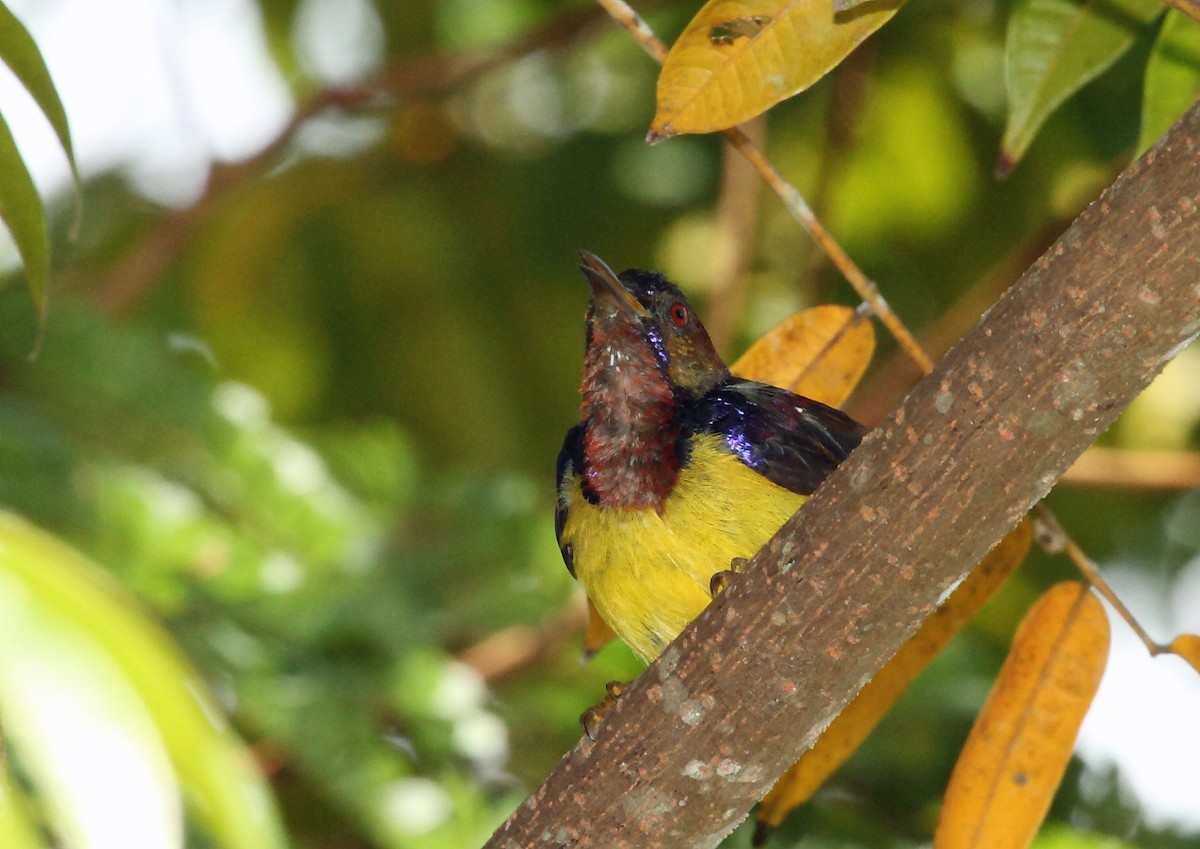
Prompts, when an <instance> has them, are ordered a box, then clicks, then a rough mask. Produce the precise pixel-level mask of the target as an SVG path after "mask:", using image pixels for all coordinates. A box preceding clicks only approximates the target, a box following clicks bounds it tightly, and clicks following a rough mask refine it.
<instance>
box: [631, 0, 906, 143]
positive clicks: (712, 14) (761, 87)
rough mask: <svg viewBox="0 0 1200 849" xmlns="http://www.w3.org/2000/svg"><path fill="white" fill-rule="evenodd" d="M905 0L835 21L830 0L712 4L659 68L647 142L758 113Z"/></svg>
mask: <svg viewBox="0 0 1200 849" xmlns="http://www.w3.org/2000/svg"><path fill="white" fill-rule="evenodd" d="M902 1H903V0H894V2H893V0H888V1H887V2H882V3H877V4H875V3H873V4H871V6H870V8H863V9H856V10H855V11H854V12H852V13H849V14H847V15H844V16H843V15H838V16H835V15H834V10H833V0H709V2H708V3H706V4H705V5H704V7H703V8H701V9H700V11H699V12H698V13H697V14H696V16H695V17H694V18H693V19H692V21H691V23H689V24H688V25H687V28H686V29H685V30H684V31H683V33H682V34H681V35H680V36H679V39H678V40H677V41H676V42H675V44H674V46H673V47H672V48H671V52H670V53H669V54H668V55H667V59H666V62H664V63H663V67H662V72H661V73H660V74H659V77H658V111H657V113H656V114H655V116H654V122H653V123H652V124H651V127H650V139H651V140H658V139H664V138H667V137H669V136H673V135H677V134H679V133H710V132H714V131H716V130H724V129H726V128H727V127H732V126H734V125H736V124H740V123H742V122H743V121H748V120H750V119H751V118H753V117H755V116H756V115H760V114H761V113H763V112H765V111H766V110H767V109H770V108H771V107H772V106H774V105H775V104H776V103H778V102H779V101H781V100H784V99H786V98H788V97H791V96H792V95H794V94H796V93H798V92H801V91H803V90H804V89H806V88H808V87H809V86H810V85H812V84H813V83H815V82H816V81H817V80H819V79H821V77H823V76H825V74H827V73H828V72H829V71H830V70H831V69H832V68H834V67H835V66H837V64H838V63H839V62H841V61H842V60H843V59H845V58H846V56H847V55H849V53H850V51H851V50H853V49H854V48H855V47H857V46H858V45H859V44H860V43H861V42H862V41H863V39H865V38H866V37H867V36H869V35H870V34H871V33H873V32H875V30H877V29H879V28H880V27H881V26H883V25H884V24H885V23H886V22H887V21H888V19H889V18H891V17H892V15H894V14H895V13H896V10H897V9H898V8H899V6H900V3H901V2H902Z"/></svg>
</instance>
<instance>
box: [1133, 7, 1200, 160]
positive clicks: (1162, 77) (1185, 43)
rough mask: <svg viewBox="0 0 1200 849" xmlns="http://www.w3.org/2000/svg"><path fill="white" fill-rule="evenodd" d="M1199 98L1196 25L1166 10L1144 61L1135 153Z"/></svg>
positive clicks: (1199, 40) (1199, 42) (1198, 28)
mask: <svg viewBox="0 0 1200 849" xmlns="http://www.w3.org/2000/svg"><path fill="white" fill-rule="evenodd" d="M1198 97H1200V24H1198V23H1196V21H1193V20H1192V19H1191V18H1189V17H1188V16H1187V15H1185V14H1183V12H1180V11H1178V10H1176V9H1171V10H1170V11H1168V12H1167V17H1166V19H1165V20H1163V25H1162V29H1161V30H1160V31H1159V33H1158V38H1157V39H1155V41H1154V50H1152V51H1151V53H1150V61H1148V62H1147V63H1146V82H1145V86H1144V89H1143V94H1142V132H1141V135H1140V137H1139V138H1138V146H1137V149H1138V153H1141V152H1142V151H1144V150H1146V149H1147V148H1148V147H1150V145H1152V144H1154V143H1155V142H1156V141H1158V139H1159V136H1161V135H1162V134H1163V133H1165V132H1166V131H1167V128H1168V127H1170V126H1171V125H1172V124H1173V123H1175V121H1177V120H1178V119H1179V116H1180V115H1182V114H1183V113H1184V112H1186V111H1187V109H1188V107H1189V106H1191V105H1192V104H1193V103H1195V102H1196V98H1198Z"/></svg>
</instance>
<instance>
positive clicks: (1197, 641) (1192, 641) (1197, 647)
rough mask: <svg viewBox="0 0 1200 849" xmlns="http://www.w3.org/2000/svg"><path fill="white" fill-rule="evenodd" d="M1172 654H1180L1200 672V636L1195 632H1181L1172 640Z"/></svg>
mask: <svg viewBox="0 0 1200 849" xmlns="http://www.w3.org/2000/svg"><path fill="white" fill-rule="evenodd" d="M1171 654H1174V655H1178V656H1179V657H1182V658H1183V659H1184V660H1186V661H1187V662H1188V663H1190V664H1191V665H1192V668H1193V669H1195V670H1196V671H1197V672H1200V637H1198V636H1196V635H1195V634H1180V635H1179V636H1178V637H1176V638H1175V639H1174V640H1172V641H1171Z"/></svg>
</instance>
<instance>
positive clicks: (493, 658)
mask: <svg viewBox="0 0 1200 849" xmlns="http://www.w3.org/2000/svg"><path fill="white" fill-rule="evenodd" d="M585 624H587V607H586V604H585V603H584V601H583V596H582V594H580V593H575V594H573V595H572V596H571V597H570V599H568V600H567V603H566V604H564V605H563V606H562V608H560V609H559V611H558V613H556V614H555V615H554V616H553V617H552V618H551V619H549V620H548V621H547V622H545V623H543V624H542V625H540V626H538V627H536V628H534V627H529V626H526V625H513V626H511V627H509V628H504V629H503V630H500V631H497V632H495V633H494V634H490V635H488V636H487V637H484V638H483V639H482V640H480V641H479V642H478V643H475V644H474V645H472V646H470V647H468V648H466V649H464V650H463V651H461V652H459V654H458V660H459V662H461V663H465V664H466V665H467V666H470V667H471V668H473V669H474V670H475V671H476V672H478V673H479V675H480V676H481V677H482V678H483V679H484V680H485V681H487V682H488V684H495V683H497V682H498V681H500V680H501V679H504V678H508V677H510V676H512V675H515V674H517V673H518V672H521V671H522V670H524V669H527V668H529V667H530V666H533V665H534V664H536V663H537V662H538V661H539V660H541V659H542V658H543V657H545V656H546V655H547V654H548V653H550V652H551V651H554V650H556V649H558V647H560V646H561V645H562V643H563V641H564V640H565V639H566V638H567V637H569V636H571V635H572V634H577V633H579V632H580V631H581V630H583V627H584V625H585Z"/></svg>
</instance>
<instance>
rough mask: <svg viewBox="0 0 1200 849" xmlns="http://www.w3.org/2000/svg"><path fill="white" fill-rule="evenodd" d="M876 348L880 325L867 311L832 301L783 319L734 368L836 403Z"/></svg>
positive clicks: (855, 382)
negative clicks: (877, 328) (878, 325)
mask: <svg viewBox="0 0 1200 849" xmlns="http://www.w3.org/2000/svg"><path fill="white" fill-rule="evenodd" d="M874 352H875V331H874V329H872V327H871V322H870V321H869V320H868V319H867V318H866V316H864V315H862V314H861V313H859V312H857V311H856V310H853V309H851V308H850V307H842V306H835V305H832V304H830V305H826V306H820V307H811V308H810V309H806V310H801V311H800V312H798V313H793V314H792V315H790V316H788V317H787V318H785V319H784V320H783V321H781V322H779V324H777V325H775V326H774V327H772V328H771V329H770V330H768V331H767V332H766V333H765V334H763V336H762V337H761V338H760V339H759V340H758V341H757V342H755V343H754V344H753V345H751V346H750V348H749V350H747V351H746V353H744V354H742V356H741V357H740V358H739V359H738V361H737V362H736V363H734V364H733V366H732V368H731V369H730V371H732V372H733V373H734V374H736V375H738V376H739V377H744V378H746V379H747V380H757V381H759V382H761V383H769V384H771V385H772V386H780V387H782V388H784V389H789V390H791V391H792V392H795V393H797V394H799V395H804V396H806V397H808V398H812V399H813V400H814V401H820V402H821V403H823V404H828V405H829V406H831V407H836V406H838V405H840V404H841V403H842V402H843V401H845V400H846V398H847V397H848V396H849V395H850V393H851V392H853V391H854V387H855V386H857V385H858V381H859V380H860V379H861V378H862V376H863V372H865V371H866V370H867V366H868V365H870V362H871V355H872V354H873V353H874Z"/></svg>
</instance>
